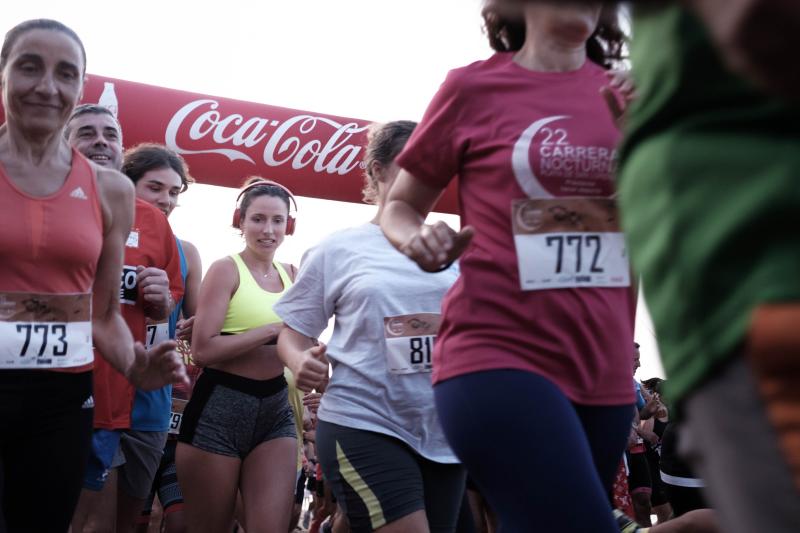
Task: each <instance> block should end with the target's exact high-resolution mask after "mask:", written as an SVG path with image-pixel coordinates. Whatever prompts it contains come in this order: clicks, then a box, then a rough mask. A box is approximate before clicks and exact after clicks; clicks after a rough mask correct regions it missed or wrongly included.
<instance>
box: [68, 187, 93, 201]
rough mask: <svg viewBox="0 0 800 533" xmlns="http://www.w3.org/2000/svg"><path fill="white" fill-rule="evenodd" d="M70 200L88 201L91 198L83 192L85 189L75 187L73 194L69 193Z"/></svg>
mask: <svg viewBox="0 0 800 533" xmlns="http://www.w3.org/2000/svg"><path fill="white" fill-rule="evenodd" d="M69 196H70V198H78V199H79V200H88V199H89V197H88V196H86V193H85V192H83V189H81V188H80V187H75V189H73V191H72V192H71V193H69Z"/></svg>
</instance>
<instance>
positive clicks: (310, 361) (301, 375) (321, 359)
mask: <svg viewBox="0 0 800 533" xmlns="http://www.w3.org/2000/svg"><path fill="white" fill-rule="evenodd" d="M327 348H328V347H327V346H325V345H324V344H322V343H320V344H319V345H318V346H312V347H311V348H309V349H308V350H306V351H305V352H303V358H302V360H301V361H300V364H299V365H297V367H296V368H293V369H292V373H293V374H294V379H295V384H296V386H297V388H298V389H300V390H301V391H303V392H311V391H312V390H314V389H316V388H317V387H319V386H320V384H322V383H323V382H324V381H325V379H326V378H327V377H328V359H327V358H326V357H325V352H326V350H327Z"/></svg>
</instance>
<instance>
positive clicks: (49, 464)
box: [0, 370, 94, 533]
mask: <svg viewBox="0 0 800 533" xmlns="http://www.w3.org/2000/svg"><path fill="white" fill-rule="evenodd" d="M91 394H92V373H91V372H82V373H79V374H69V373H64V372H52V371H47V370H0V498H2V506H0V532H2V533H5V532H8V533H17V532H25V533H39V532H42V533H61V532H64V531H67V529H68V528H69V523H70V520H71V519H72V514H73V512H74V511H75V506H76V505H77V503H78V496H79V495H80V491H81V485H82V482H83V474H84V470H85V468H86V462H87V460H88V457H89V449H90V445H91V437H92V416H93V414H94V409H93V408H92V404H91V403H87V404H86V406H85V407H84V404H85V402H86V401H87V400H88V399H89V398H90V397H91Z"/></svg>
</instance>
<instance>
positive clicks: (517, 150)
mask: <svg viewBox="0 0 800 533" xmlns="http://www.w3.org/2000/svg"><path fill="white" fill-rule="evenodd" d="M565 118H569V117H568V116H567V115H559V116H555V117H547V118H543V119H540V120H537V121H536V122H534V123H533V124H531V125H530V126H528V128H527V129H526V130H525V131H523V132H522V135H520V137H519V139H518V140H517V142H516V143H515V144H514V150H513V152H512V153H511V168H512V169H513V170H514V177H516V178H517V183H519V186H520V187H521V188H522V190H523V191H525V194H527V195H528V198H553V195H552V194H550V193H549V192H547V190H546V189H545V188H544V187H543V186H542V184H541V182H539V178H537V177H536V174H534V173H533V168H531V162H530V157H529V155H528V154H529V152H530V149H531V142H533V138H534V137H536V134H537V133H539V130H541V129H542V128H544V127H545V126H547V125H548V124H550V123H551V122H555V121H557V120H562V119H565Z"/></svg>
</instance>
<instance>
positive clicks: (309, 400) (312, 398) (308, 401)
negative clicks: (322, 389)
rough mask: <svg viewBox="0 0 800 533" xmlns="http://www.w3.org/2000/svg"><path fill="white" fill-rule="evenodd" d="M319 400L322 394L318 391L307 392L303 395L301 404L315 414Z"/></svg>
mask: <svg viewBox="0 0 800 533" xmlns="http://www.w3.org/2000/svg"><path fill="white" fill-rule="evenodd" d="M321 401H322V394H320V393H319V392H309V393H308V394H306V395H305V396H303V405H305V406H306V407H308V410H309V411H310V412H311V413H313V414H317V410H318V409H319V404H320V402H321Z"/></svg>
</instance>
